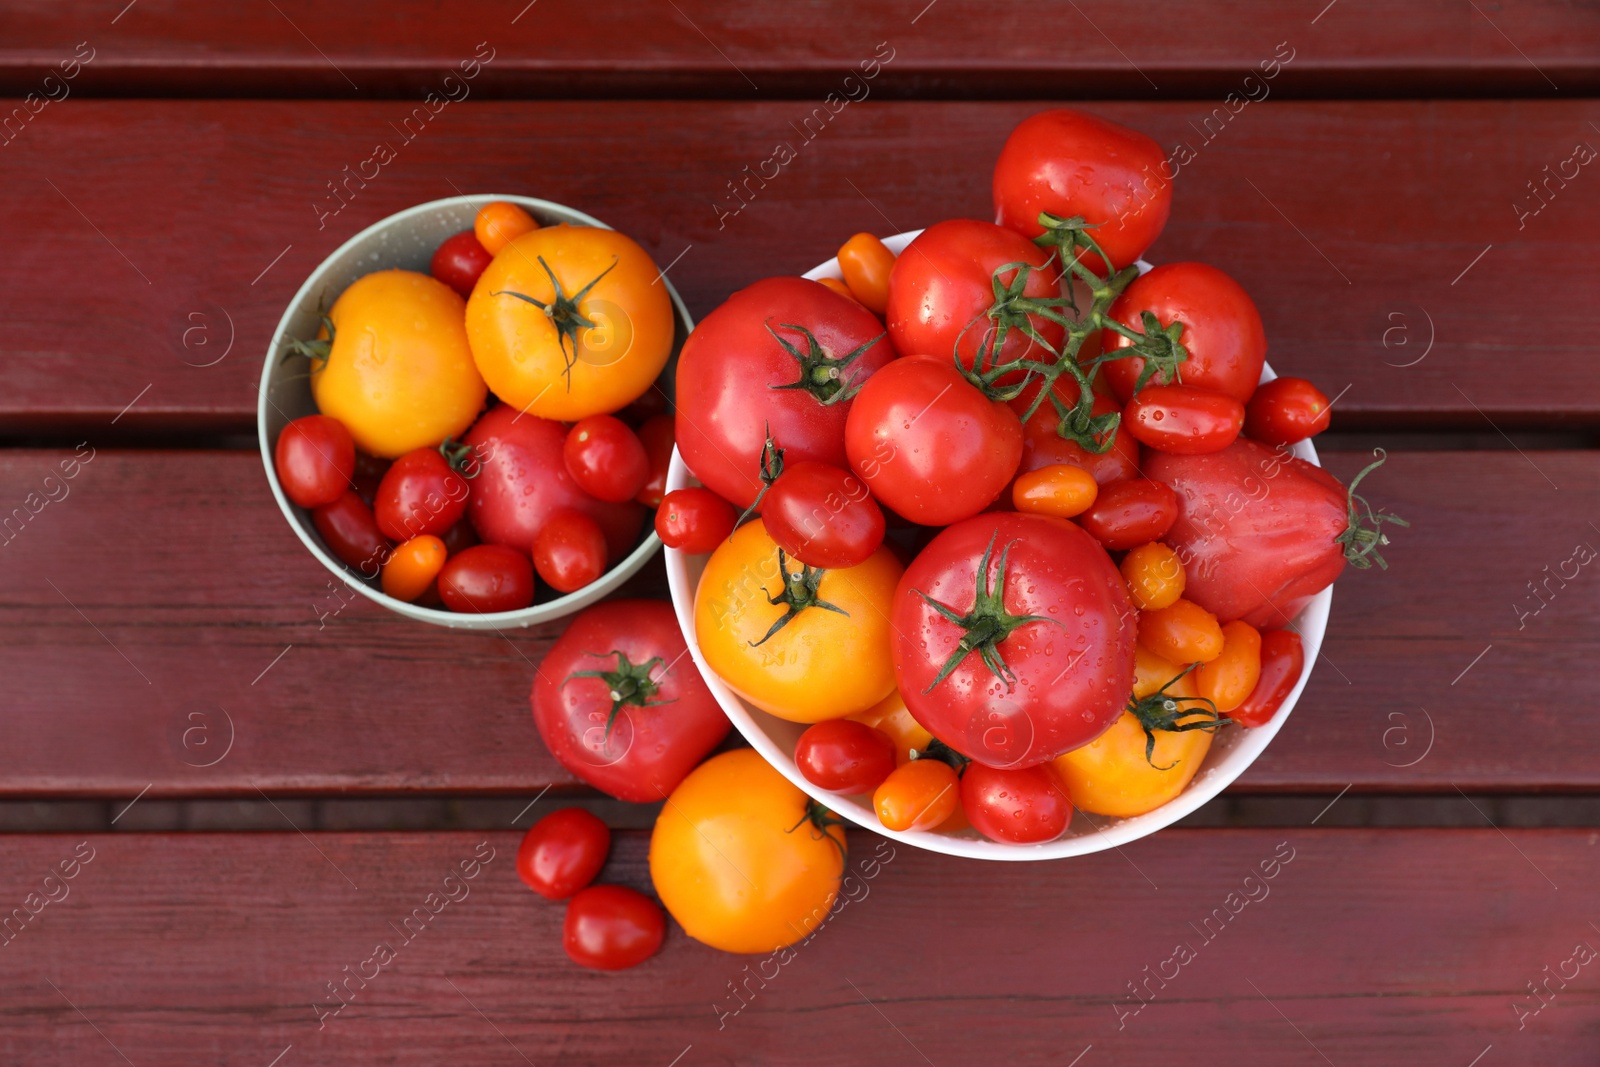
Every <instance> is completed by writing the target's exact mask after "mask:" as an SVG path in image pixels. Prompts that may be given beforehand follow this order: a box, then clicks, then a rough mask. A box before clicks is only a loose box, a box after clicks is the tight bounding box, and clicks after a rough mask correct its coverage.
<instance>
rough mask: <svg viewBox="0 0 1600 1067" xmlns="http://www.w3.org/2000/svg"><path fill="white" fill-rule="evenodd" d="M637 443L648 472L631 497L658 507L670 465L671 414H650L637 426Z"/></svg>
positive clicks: (651, 506)
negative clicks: (648, 467) (642, 453)
mask: <svg viewBox="0 0 1600 1067" xmlns="http://www.w3.org/2000/svg"><path fill="white" fill-rule="evenodd" d="M651 392H652V393H653V392H654V390H652V391H651ZM639 443H640V444H642V445H644V454H645V455H646V456H648V457H649V459H650V474H649V476H648V477H646V478H645V480H644V485H643V487H641V488H640V490H639V492H638V495H636V496H635V497H634V498H633V499H635V500H637V501H638V502H639V503H641V504H643V505H644V506H645V507H647V508H658V507H660V506H661V498H662V497H664V496H666V495H667V468H668V467H669V466H671V465H672V445H673V438H672V416H671V415H652V416H650V417H649V418H647V419H645V420H644V422H643V424H641V425H640V427H639Z"/></svg>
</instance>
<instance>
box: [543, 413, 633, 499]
mask: <svg viewBox="0 0 1600 1067" xmlns="http://www.w3.org/2000/svg"><path fill="white" fill-rule="evenodd" d="M561 457H562V459H563V460H564V461H565V462H566V465H567V473H568V474H570V475H572V480H573V481H575V482H577V483H578V488H579V489H582V490H583V491H584V492H586V493H588V494H589V495H590V496H592V497H596V498H598V499H600V500H604V501H607V502H608V503H612V504H620V503H622V502H623V501H624V500H632V499H633V498H634V496H635V495H637V494H638V492H639V490H641V489H643V488H644V483H645V480H646V479H648V478H649V477H650V456H649V455H648V454H647V453H646V452H645V450H644V445H643V444H642V443H640V441H639V437H638V435H637V434H635V433H634V432H633V431H632V430H630V429H628V424H627V423H625V422H623V421H622V420H621V419H619V418H617V417H616V416H615V415H590V416H589V417H588V418H586V419H579V420H578V421H577V423H576V424H575V425H574V426H573V427H572V429H571V430H569V431H568V432H567V440H566V443H565V444H564V445H563V446H562V449H561Z"/></svg>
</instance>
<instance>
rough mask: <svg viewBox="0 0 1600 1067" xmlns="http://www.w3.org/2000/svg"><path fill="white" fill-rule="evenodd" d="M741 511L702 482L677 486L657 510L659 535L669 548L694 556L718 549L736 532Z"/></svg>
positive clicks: (657, 532) (657, 531)
mask: <svg viewBox="0 0 1600 1067" xmlns="http://www.w3.org/2000/svg"><path fill="white" fill-rule="evenodd" d="M738 521H739V513H738V512H736V511H734V510H733V505H732V504H730V503H728V502H727V501H726V500H724V499H722V498H721V497H720V496H718V495H717V494H715V493H713V492H712V491H711V490H709V489H705V488H702V487H700V486H698V485H696V486H690V487H689V488H687V489H674V490H673V491H672V492H670V493H668V494H667V495H666V496H665V497H663V498H662V501H661V506H660V507H659V508H657V509H656V536H657V537H659V538H661V543H662V544H664V545H666V546H667V547H668V548H676V549H678V550H679V551H681V552H687V553H689V554H690V555H691V556H699V555H703V554H704V553H707V552H714V551H715V550H716V547H717V546H718V545H720V544H722V542H724V541H726V540H727V539H728V538H729V537H730V536H732V534H733V527H734V524H735V523H737V522H738Z"/></svg>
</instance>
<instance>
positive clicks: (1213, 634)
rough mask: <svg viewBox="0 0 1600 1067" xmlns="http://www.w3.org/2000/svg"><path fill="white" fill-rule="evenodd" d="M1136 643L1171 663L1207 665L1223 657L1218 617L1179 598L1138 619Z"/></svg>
mask: <svg viewBox="0 0 1600 1067" xmlns="http://www.w3.org/2000/svg"><path fill="white" fill-rule="evenodd" d="M1139 643H1140V644H1141V645H1143V646H1144V647H1145V648H1147V649H1149V650H1150V651H1151V652H1154V653H1155V654H1156V655H1158V656H1162V657H1164V658H1166V659H1169V660H1171V661H1172V662H1174V663H1210V662H1211V661H1212V660H1214V659H1216V658H1217V657H1218V656H1220V655H1222V627H1221V626H1218V625H1217V617H1216V616H1215V615H1213V614H1211V612H1209V611H1207V610H1206V609H1205V608H1202V607H1201V606H1200V605H1199V604H1196V603H1195V602H1194V601H1192V600H1184V599H1182V598H1181V597H1180V598H1179V599H1177V600H1175V601H1173V602H1172V603H1171V604H1170V605H1169V606H1167V607H1164V608H1159V609H1157V610H1155V611H1146V612H1144V613H1143V614H1141V615H1140V616H1139Z"/></svg>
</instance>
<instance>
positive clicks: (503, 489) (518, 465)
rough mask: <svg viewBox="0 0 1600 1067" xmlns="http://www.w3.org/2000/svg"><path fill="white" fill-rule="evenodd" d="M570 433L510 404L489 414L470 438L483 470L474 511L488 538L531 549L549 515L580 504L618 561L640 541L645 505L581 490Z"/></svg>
mask: <svg viewBox="0 0 1600 1067" xmlns="http://www.w3.org/2000/svg"><path fill="white" fill-rule="evenodd" d="M566 439H567V428H566V427H565V426H563V425H562V424H561V423H559V422H554V421H552V420H550V419H541V418H540V417H539V416H537V415H519V414H518V412H517V409H516V408H514V407H512V406H511V405H509V404H499V405H496V406H495V407H494V408H492V409H491V410H489V411H488V412H487V413H485V414H484V415H483V416H482V417H481V418H479V419H478V421H477V423H476V424H475V425H474V426H473V427H472V429H471V430H469V431H467V436H466V442H467V444H469V445H472V446H473V448H474V449H476V452H477V463H478V468H479V469H478V473H477V476H476V477H474V478H473V479H472V482H471V485H472V495H471V496H470V497H469V498H468V500H467V517H468V518H470V519H471V520H472V527H473V529H475V530H477V531H478V536H479V537H481V538H483V540H484V541H486V542H488V543H489V544H492V545H506V546H508V547H510V548H514V549H516V550H517V551H518V552H521V553H522V554H523V555H529V554H531V553H532V551H533V541H534V538H536V537H537V536H539V531H540V530H541V529H543V528H544V524H545V521H546V520H547V519H549V518H550V516H552V515H554V514H555V513H556V512H558V511H560V510H562V509H563V508H574V509H576V510H578V511H581V512H583V513H584V514H585V515H588V516H589V517H590V518H591V519H593V520H594V521H595V522H597V523H599V524H600V529H601V531H602V532H604V533H605V535H606V555H607V556H608V558H609V559H610V561H611V562H613V563H615V562H616V561H617V560H619V559H621V558H622V557H623V556H625V555H627V554H628V553H629V552H630V551H632V549H633V546H634V545H636V544H638V542H639V527H640V526H641V525H642V524H643V522H644V514H645V511H644V508H643V507H641V506H640V505H638V504H636V503H634V502H633V501H631V500H630V501H627V502H625V503H621V504H608V503H606V502H605V501H603V500H596V499H595V498H594V497H592V496H590V495H589V494H588V493H585V492H584V491H583V490H582V489H579V488H578V486H577V483H576V482H574V481H573V480H572V475H570V474H568V473H567V464H566V461H565V460H564V459H562V446H563V445H564V444H565V443H566ZM467 470H468V472H469V473H470V472H471V470H472V468H471V466H469V467H468V468H467Z"/></svg>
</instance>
